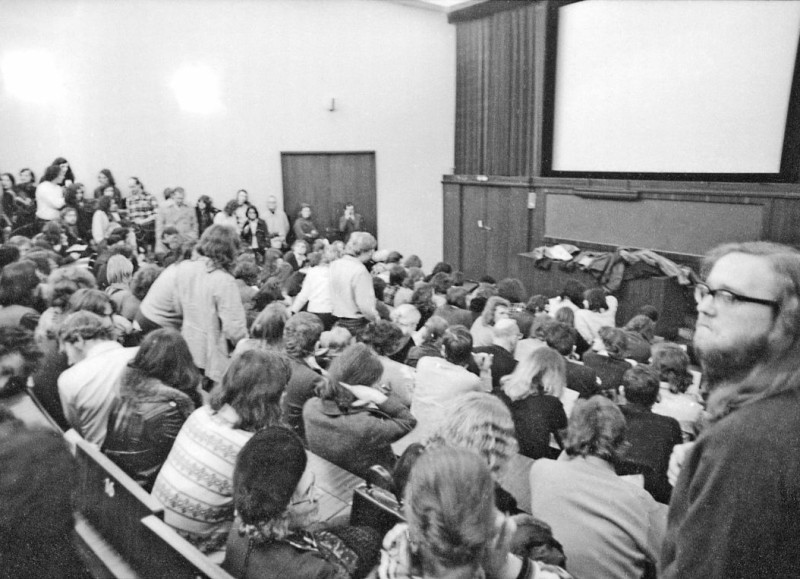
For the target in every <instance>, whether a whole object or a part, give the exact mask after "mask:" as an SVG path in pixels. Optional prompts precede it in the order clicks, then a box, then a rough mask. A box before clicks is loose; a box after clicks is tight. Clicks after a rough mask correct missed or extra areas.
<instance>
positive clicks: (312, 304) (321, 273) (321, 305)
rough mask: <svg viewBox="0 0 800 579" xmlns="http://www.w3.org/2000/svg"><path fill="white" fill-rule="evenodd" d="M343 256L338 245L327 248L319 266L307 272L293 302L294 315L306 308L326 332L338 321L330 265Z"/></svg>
mask: <svg viewBox="0 0 800 579" xmlns="http://www.w3.org/2000/svg"><path fill="white" fill-rule="evenodd" d="M341 256H342V254H341V251H340V248H339V246H338V245H336V244H333V243H332V244H330V245H329V246H327V247H326V248H325V249H324V250H323V251H322V256H321V258H320V262H319V264H318V265H315V266H313V267H311V268H310V269H309V270H308V271H307V272H306V277H305V278H303V285H302V286H301V288H300V292H299V293H298V294H297V295H296V296H295V299H294V300H293V301H292V307H291V311H292V313H297V312H299V311H300V310H302V309H303V307H305V308H306V311H308V312H309V313H312V314H314V315H316V316H317V317H318V318H319V319H320V321H321V322H322V325H323V326H324V327H325V330H326V331H327V330H330V329H331V328H332V327H333V324H334V323H335V321H336V320H335V319H334V317H333V304H332V301H331V287H330V273H331V268H330V264H331V263H333V262H334V261H335V260H337V259H339V258H340V257H341Z"/></svg>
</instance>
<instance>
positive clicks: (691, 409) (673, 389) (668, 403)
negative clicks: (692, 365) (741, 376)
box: [652, 342, 704, 442]
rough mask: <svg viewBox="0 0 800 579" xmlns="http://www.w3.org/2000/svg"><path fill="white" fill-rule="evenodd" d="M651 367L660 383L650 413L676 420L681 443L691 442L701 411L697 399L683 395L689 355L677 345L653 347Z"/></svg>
mask: <svg viewBox="0 0 800 579" xmlns="http://www.w3.org/2000/svg"><path fill="white" fill-rule="evenodd" d="M652 364H653V369H654V370H655V371H656V372H657V373H658V377H659V380H660V381H661V385H660V389H659V393H658V402H656V403H655V404H654V405H653V412H655V413H656V414H661V415H663V416H671V417H672V418H674V419H675V420H677V421H678V423H679V424H680V425H681V432H682V433H683V440H684V442H688V441H690V440H694V439H695V438H696V437H697V435H698V434H699V433H700V429H701V427H702V421H703V412H704V411H703V406H702V405H701V404H700V403H699V400H698V399H696V398H695V397H693V396H692V395H691V394H688V393H687V392H686V391H687V390H688V388H689V387H690V386H691V385H692V381H693V376H692V374H691V372H689V355H688V354H687V353H686V352H684V351H683V348H681V347H680V346H679V345H678V344H673V343H671V342H663V343H660V344H656V345H654V346H653V357H652Z"/></svg>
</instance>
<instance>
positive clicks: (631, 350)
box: [623, 314, 656, 364]
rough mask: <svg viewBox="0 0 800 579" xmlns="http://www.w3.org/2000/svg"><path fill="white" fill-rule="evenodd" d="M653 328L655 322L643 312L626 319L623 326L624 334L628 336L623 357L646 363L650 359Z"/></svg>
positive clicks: (653, 336) (653, 337) (653, 334)
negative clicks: (626, 321)
mask: <svg viewBox="0 0 800 579" xmlns="http://www.w3.org/2000/svg"><path fill="white" fill-rule="evenodd" d="M655 329H656V324H655V322H653V320H651V319H650V318H648V317H647V316H645V315H644V314H637V315H635V316H633V317H632V318H631V319H630V320H628V323H627V324H625V327H624V328H623V330H624V332H625V336H626V337H627V338H628V347H627V349H626V351H625V356H624V357H625V359H630V360H634V361H635V362H638V363H639V364H647V363H648V362H649V361H650V354H651V351H650V350H651V345H652V343H653V340H654V339H655Z"/></svg>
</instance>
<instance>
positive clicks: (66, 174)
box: [51, 157, 75, 185]
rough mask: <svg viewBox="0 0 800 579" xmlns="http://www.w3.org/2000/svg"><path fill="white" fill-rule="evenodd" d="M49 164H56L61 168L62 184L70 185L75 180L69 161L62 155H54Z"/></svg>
mask: <svg viewBox="0 0 800 579" xmlns="http://www.w3.org/2000/svg"><path fill="white" fill-rule="evenodd" d="M51 164H52V165H58V166H59V167H60V168H61V176H62V177H63V180H62V185H72V184H73V183H74V182H75V174H74V173H73V172H72V167H70V166H69V161H67V160H66V159H65V158H64V157H56V159H55V161H53V162H52V163H51Z"/></svg>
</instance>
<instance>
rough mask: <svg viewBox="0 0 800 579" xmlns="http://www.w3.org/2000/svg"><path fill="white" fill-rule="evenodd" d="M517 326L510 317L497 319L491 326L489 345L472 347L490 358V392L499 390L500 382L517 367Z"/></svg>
mask: <svg viewBox="0 0 800 579" xmlns="http://www.w3.org/2000/svg"><path fill="white" fill-rule="evenodd" d="M519 338H520V334H519V327H518V326H517V322H516V321H514V320H512V319H502V320H498V322H497V323H496V324H494V326H492V343H491V345H489V346H483V347H478V348H473V352H475V353H476V354H488V355H489V356H491V358H492V368H491V373H492V392H493V393H495V394H496V393H498V392H500V382H501V380H502V379H503V377H504V376H508V375H509V374H511V372H513V371H514V368H516V367H517V361H516V360H515V359H514V350H515V349H516V347H517V342H518V341H519Z"/></svg>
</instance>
